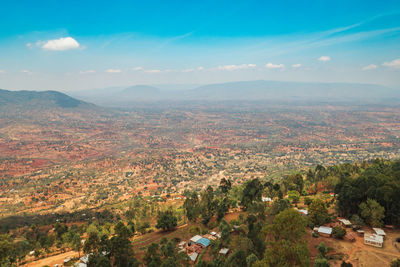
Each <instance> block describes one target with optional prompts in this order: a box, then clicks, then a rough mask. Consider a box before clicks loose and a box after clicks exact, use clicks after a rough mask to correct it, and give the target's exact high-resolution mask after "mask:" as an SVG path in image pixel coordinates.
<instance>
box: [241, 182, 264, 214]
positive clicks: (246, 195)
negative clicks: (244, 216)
mask: <svg viewBox="0 0 400 267" xmlns="http://www.w3.org/2000/svg"><path fill="white" fill-rule="evenodd" d="M262 191H263V185H262V184H261V182H260V180H258V179H257V178H256V179H253V180H251V181H248V182H246V184H245V187H244V189H243V193H242V199H241V205H242V206H243V207H244V208H245V209H248V208H249V207H250V206H251V205H252V204H253V202H255V201H258V202H260V201H261V197H262Z"/></svg>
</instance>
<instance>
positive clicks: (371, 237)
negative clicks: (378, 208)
mask: <svg viewBox="0 0 400 267" xmlns="http://www.w3.org/2000/svg"><path fill="white" fill-rule="evenodd" d="M364 240H367V241H370V242H376V243H383V236H380V235H377V234H370V235H364Z"/></svg>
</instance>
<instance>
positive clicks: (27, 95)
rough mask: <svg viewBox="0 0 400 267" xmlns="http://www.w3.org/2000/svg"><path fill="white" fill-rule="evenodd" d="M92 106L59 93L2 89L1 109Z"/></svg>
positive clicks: (0, 92) (0, 94)
mask: <svg viewBox="0 0 400 267" xmlns="http://www.w3.org/2000/svg"><path fill="white" fill-rule="evenodd" d="M90 105H91V104H88V103H86V102H83V101H81V100H78V99H75V98H72V97H70V96H68V95H66V94H63V93H60V92H57V91H43V92H37V91H8V90H3V89H0V108H7V107H8V108H10V107H13V106H20V107H25V108H29V107H32V108H33V107H40V108H46V107H47V108H65V109H67V108H77V107H88V106H90Z"/></svg>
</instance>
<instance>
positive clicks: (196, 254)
mask: <svg viewBox="0 0 400 267" xmlns="http://www.w3.org/2000/svg"><path fill="white" fill-rule="evenodd" d="M197 256H199V253H197V252H193V253H192V254H189V258H190V260H191V261H193V262H195V261H196V260H197Z"/></svg>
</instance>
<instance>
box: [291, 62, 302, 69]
mask: <svg viewBox="0 0 400 267" xmlns="http://www.w3.org/2000/svg"><path fill="white" fill-rule="evenodd" d="M300 67H301V64H299V63H298V64H293V65H292V68H300Z"/></svg>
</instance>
